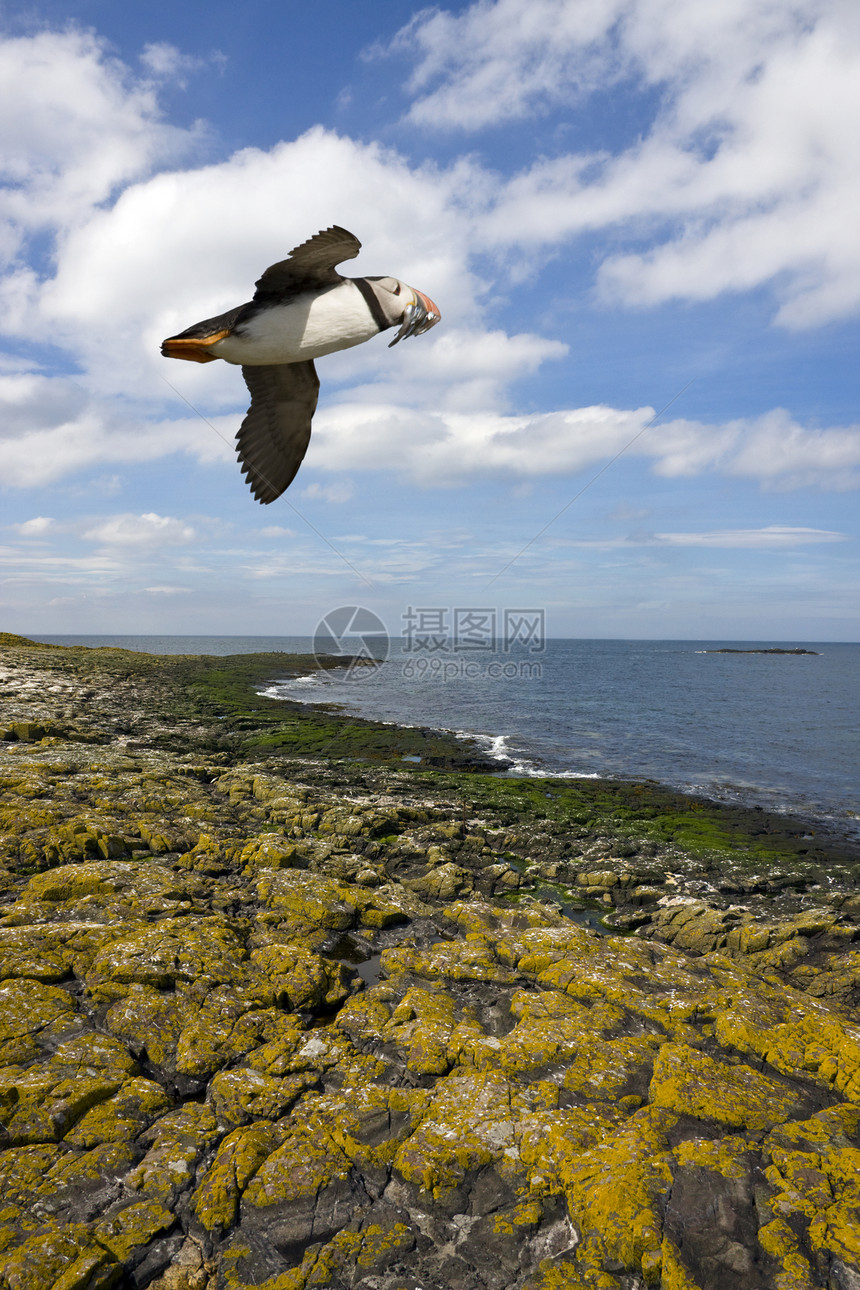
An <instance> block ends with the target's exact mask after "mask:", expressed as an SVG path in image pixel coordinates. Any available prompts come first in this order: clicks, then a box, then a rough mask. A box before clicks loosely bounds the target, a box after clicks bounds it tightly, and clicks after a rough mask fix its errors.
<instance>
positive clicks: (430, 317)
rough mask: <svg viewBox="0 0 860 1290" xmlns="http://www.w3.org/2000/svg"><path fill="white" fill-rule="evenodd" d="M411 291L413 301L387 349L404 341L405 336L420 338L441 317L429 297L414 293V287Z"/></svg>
mask: <svg viewBox="0 0 860 1290" xmlns="http://www.w3.org/2000/svg"><path fill="white" fill-rule="evenodd" d="M411 290H412V294H413V295H414V297H415V300H414V301H413V303H412V304H411V305H407V307H406V312H405V313H404V315H403V321H402V322H401V324H400V330H399V331H398V333H397V335H396V336H395V337H394V340H392V341H391V342H390V343H389V346H388V348H389V349H391V346H392V345H396V344H397V342H398V341H399V340H405V339H406V337H407V336H420V335H421V334H422V332H425V331H429V330H430V328H431V327H435V325H436V323H437V322H438V321H439V319H440V318H441V317H442V315H441V313H440V312H439V306H438V305H436V304H434V303H433V301H432V300H431V299H430V297H429V296H425V295H424V292H423V291H416V290H415V288H414V287H412V288H411Z"/></svg>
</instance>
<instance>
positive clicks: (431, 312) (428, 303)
mask: <svg viewBox="0 0 860 1290" xmlns="http://www.w3.org/2000/svg"><path fill="white" fill-rule="evenodd" d="M413 291H415V288H414V287H413ZM415 294H416V296H417V297H418V299H419V300H420V301H421V303H422V305H423V306H424V308H425V309H426V310H427V320H426V322H425V324H424V326H423V327H420V328H418V329H417V330H419V331H429V330H430V328H431V327H435V326H436V324H437V322H439V320H440V319H441V317H442V313H441V311H440V309H439V306H438V305H437V304H434V303H433V301H432V300H431V299H430V297H429V296H425V294H424V292H423V291H415Z"/></svg>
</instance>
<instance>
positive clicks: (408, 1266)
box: [0, 635, 860, 1290]
mask: <svg viewBox="0 0 860 1290" xmlns="http://www.w3.org/2000/svg"><path fill="white" fill-rule="evenodd" d="M308 662H309V660H307V659H294V660H292V661H291V662H290V660H288V659H287V657H286V656H283V655H243V656H236V657H234V658H228V659H223V658H199V657H190V656H189V657H176V656H167V657H166V656H149V655H142V654H133V653H130V652H129V651H124V650H113V649H99V650H87V649H83V648H80V647H78V648H61V647H56V646H39V645H35V644H33V643H32V642H27V641H25V640H23V639H22V638H18V637H13V636H9V635H0V694H1V695H2V704H3V706H2V710H0V739H2V742H0V759H2V760H1V761H0V776H2V797H1V798H0V811H2V840H0V947H2V949H0V965H2V969H3V970H2V978H0V1051H2V1055H1V1056H0V1065H2V1069H0V1107H2V1114H0V1124H2V1126H3V1140H2V1143H0V1179H2V1181H0V1197H2V1206H0V1209H2V1222H0V1288H2V1290H42V1288H43V1287H44V1288H45V1290H79V1288H80V1290H84V1288H86V1290H102V1288H103V1287H104V1288H107V1287H114V1286H117V1287H135V1288H139V1290H143V1288H144V1287H151V1288H152V1290H228V1288H229V1290H250V1288H251V1287H256V1288H260V1287H262V1288H263V1290H304V1288H305V1287H312V1286H313V1287H332V1290H339V1288H341V1287H342V1288H344V1290H346V1288H347V1287H348V1288H349V1290H484V1288H486V1290H566V1288H568V1287H569V1288H570V1290H580V1288H582V1290H643V1288H644V1287H645V1286H648V1287H662V1288H663V1290H725V1288H726V1287H731V1286H735V1285H743V1286H744V1288H745V1290H758V1288H759V1287H760V1288H761V1290H771V1288H772V1290H814V1288H818V1287H821V1288H822V1290H824V1288H827V1290H858V1287H860V1135H858V1128H860V1030H858V1021H860V926H858V922H860V848H858V846H857V845H856V844H854V843H852V842H851V841H850V840H847V839H843V838H840V837H838V836H836V835H835V834H834V835H828V834H821V833H816V834H815V835H813V836H810V831H809V828H808V826H806V825H805V824H804V823H803V822H801V821H792V820H788V819H785V818H782V817H774V816H768V815H767V814H766V813H765V812H756V811H752V810H743V809H741V808H731V807H726V806H722V805H720V804H717V803H711V802H706V801H700V800H698V799H695V798H689V797H685V796H683V795H682V794H678V793H672V792H670V791H668V790H665V789H662V788H661V787H660V786H658V785H654V784H649V783H647V782H643V783H626V784H621V783H618V784H616V783H607V782H603V783H601V782H599V781H591V780H588V781H586V780H583V781H571V780H543V779H541V780H514V779H502V778H498V777H494V776H493V775H491V774H489V773H487V772H488V771H489V770H491V769H492V768H494V766H495V763H490V762H488V761H487V760H486V759H485V758H484V757H483V756H482V754H481V752H480V749H479V748H477V747H470V746H469V745H468V744H464V743H463V742H461V741H459V740H456V739H454V738H452V737H449V736H447V735H445V734H442V733H439V732H434V731H429V730H404V729H400V728H397V727H391V726H386V725H383V724H381V723H374V722H369V721H361V720H359V719H357V718H353V717H347V716H344V715H341V714H339V713H337V712H332V711H319V710H314V709H309V708H307V707H305V706H304V705H299V704H295V705H293V704H285V703H283V702H279V701H274V700H270V699H267V698H265V697H261V696H260V695H258V694H257V693H256V691H255V686H256V685H257V684H259V683H260V682H261V681H265V680H267V679H272V677H274V676H283V675H284V674H285V670H286V667H287V666H290V665H291V666H293V667H294V668H295V670H296V671H300V670H306V669H307V666H308ZM406 759H408V760H406ZM415 759H420V760H415Z"/></svg>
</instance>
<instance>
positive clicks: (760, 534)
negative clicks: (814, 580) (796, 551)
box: [653, 524, 847, 551]
mask: <svg viewBox="0 0 860 1290" xmlns="http://www.w3.org/2000/svg"><path fill="white" fill-rule="evenodd" d="M653 539H654V541H655V542H656V543H658V544H661V545H666V546H702V547H725V548H738V549H741V550H765V551H769V550H779V549H782V548H787V547H796V546H806V545H809V544H811V543H818V542H845V541H846V540H847V535H846V534H845V533H836V532H834V531H832V530H830V529H810V528H792V527H791V526H790V525H787V524H769V525H768V526H767V527H766V528H762V529H716V530H713V531H712V532H703V533H655V534H654V535H653Z"/></svg>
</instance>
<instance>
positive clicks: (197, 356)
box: [161, 328, 230, 363]
mask: <svg viewBox="0 0 860 1290" xmlns="http://www.w3.org/2000/svg"><path fill="white" fill-rule="evenodd" d="M229 335H230V332H229V329H227V328H225V329H223V330H222V331H216V332H213V333H212V335H211V336H193V337H191V338H188V337H183V336H168V338H167V340H165V341H162V344H161V352H162V354H163V355H164V357H165V358H186V359H188V361H189V362H191V363H214V362H215V359H216V358H217V357H218V355H217V354H210V353H209V346H210V345H214V344H215V342H216V340H223V339H224V337H225V336H229Z"/></svg>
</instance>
